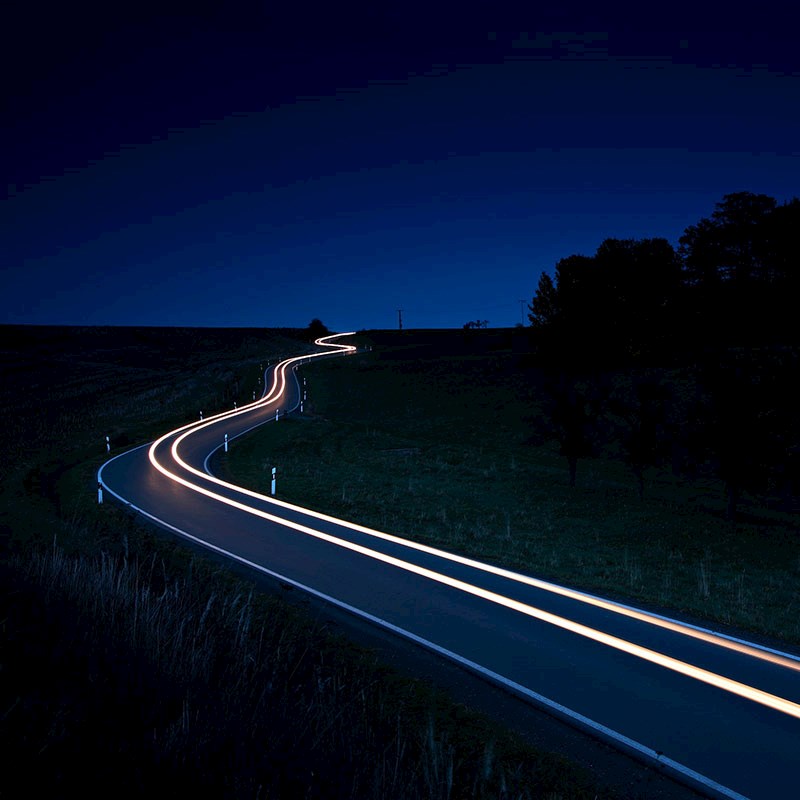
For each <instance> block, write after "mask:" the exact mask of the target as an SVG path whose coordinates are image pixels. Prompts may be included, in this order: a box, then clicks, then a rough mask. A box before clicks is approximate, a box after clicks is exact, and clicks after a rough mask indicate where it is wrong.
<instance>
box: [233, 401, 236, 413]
mask: <svg viewBox="0 0 800 800" xmlns="http://www.w3.org/2000/svg"><path fill="white" fill-rule="evenodd" d="M233 410H234V411H236V401H235V400H234V401H233Z"/></svg>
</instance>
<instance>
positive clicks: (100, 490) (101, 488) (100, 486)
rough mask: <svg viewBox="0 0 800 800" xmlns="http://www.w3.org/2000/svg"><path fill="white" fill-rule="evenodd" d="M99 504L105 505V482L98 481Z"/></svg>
mask: <svg viewBox="0 0 800 800" xmlns="http://www.w3.org/2000/svg"><path fill="white" fill-rule="evenodd" d="M97 504H98V505H100V506H101V505H103V484H102V483H100V481H97Z"/></svg>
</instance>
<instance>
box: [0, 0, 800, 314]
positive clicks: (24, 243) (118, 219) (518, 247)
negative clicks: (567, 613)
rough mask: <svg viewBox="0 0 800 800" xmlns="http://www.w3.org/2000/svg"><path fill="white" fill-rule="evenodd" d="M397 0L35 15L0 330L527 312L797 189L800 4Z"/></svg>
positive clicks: (10, 43)
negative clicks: (724, 212) (736, 202)
mask: <svg viewBox="0 0 800 800" xmlns="http://www.w3.org/2000/svg"><path fill="white" fill-rule="evenodd" d="M402 8H403V11H402V12H393V11H387V10H378V11H375V10H373V11H371V12H367V13H365V14H362V15H356V14H348V15H346V16H344V17H342V16H339V14H340V12H338V11H336V10H330V9H329V10H327V11H325V12H320V11H319V10H318V8H317V7H316V5H315V4H314V3H312V4H310V5H306V6H304V7H302V8H301V9H300V10H299V11H297V12H291V11H286V10H280V11H277V12H276V11H274V10H271V9H270V6H268V5H262V4H260V3H258V2H255V0H252V1H249V0H247V1H246V2H239V0H234V1H233V2H230V3H227V4H220V6H219V8H218V7H217V5H216V4H214V3H210V2H206V3H205V4H203V3H200V4H199V5H194V6H192V11H191V13H190V14H184V13H182V12H181V11H180V10H179V9H177V7H175V8H173V10H168V11H166V12H165V11H164V10H163V7H162V6H153V7H152V8H151V7H149V6H148V5H147V4H144V5H142V6H140V7H137V9H136V10H135V11H129V12H126V14H127V16H125V17H124V18H123V17H122V16H121V15H119V12H114V11H109V12H107V15H106V16H105V17H102V18H98V17H97V16H94V17H92V18H89V17H78V16H74V15H75V14H76V13H78V12H75V11H74V10H71V9H64V8H59V9H53V10H47V9H44V10H43V9H42V7H37V8H35V9H27V10H26V9H17V10H16V11H14V12H12V13H13V14H14V15H15V16H14V17H13V18H11V19H7V20H6V24H5V25H4V28H5V30H6V35H7V40H6V47H5V49H4V53H3V61H4V63H3V64H2V67H3V69H4V74H6V75H11V76H13V80H12V81H11V82H10V87H9V88H10V91H9V93H8V95H7V100H6V102H5V104H4V115H5V118H6V119H5V121H4V129H5V131H6V134H7V137H8V141H9V145H7V146H6V148H5V149H4V152H5V156H6V159H5V160H6V164H5V171H6V173H7V175H8V177H7V185H8V194H7V198H6V200H5V202H4V203H3V212H2V216H1V217H0V221H1V224H2V265H3V270H2V293H0V296H1V297H2V300H0V303H2V306H1V309H0V322H30V323H69V324H146V325H211V326H240V325H248V326H249V325H256V326H267V327H274V326H304V325H306V324H307V323H308V322H309V321H310V319H311V318H312V317H319V318H321V319H322V320H323V321H324V322H325V323H326V324H327V325H328V326H329V327H331V328H332V329H336V330H344V329H358V328H372V327H394V326H395V325H396V323H397V309H398V308H402V309H403V310H404V311H403V318H404V323H405V324H406V326H407V327H460V326H461V325H463V323H464V322H466V321H468V320H472V319H486V320H488V321H489V322H490V325H492V326H510V325H514V324H515V323H517V322H519V321H521V319H522V316H521V307H520V300H523V299H524V300H525V301H526V302H527V301H529V300H530V298H531V296H532V295H533V293H534V291H535V289H536V284H537V281H538V278H539V274H540V273H541V271H542V270H552V269H553V267H554V265H555V262H556V261H557V260H558V259H559V258H561V257H563V256H567V255H570V254H572V253H585V254H591V253H593V252H594V251H595V249H596V248H597V246H598V245H599V244H600V242H601V241H602V240H603V239H604V238H608V237H619V238H626V237H637V238H638V237H645V236H662V237H666V238H667V239H669V240H670V241H672V242H673V243H675V244H677V239H678V237H679V236H680V235H681V233H682V232H683V230H684V229H685V228H686V226H687V225H690V224H692V223H694V222H696V221H697V220H698V219H699V218H700V217H703V216H708V215H709V214H710V213H711V212H712V211H713V207H714V203H716V202H717V201H719V200H721V199H722V196H723V195H724V194H725V193H728V192H734V191H754V192H763V193H765V194H769V195H771V196H773V197H776V198H777V199H778V200H779V201H783V200H788V199H790V198H791V197H793V196H798V195H800V61H799V60H798V56H797V54H796V50H797V47H796V39H795V38H794V37H795V33H796V30H797V28H796V27H795V25H794V20H791V19H789V16H788V14H789V12H784V14H785V16H783V17H779V16H775V15H774V14H772V15H770V16H769V18H768V23H767V22H765V21H761V20H758V19H755V18H753V16H752V14H750V15H748V16H744V15H743V16H742V17H741V18H736V17H734V16H731V14H730V13H728V14H727V15H726V17H725V19H724V20H721V21H720V20H715V19H714V18H707V19H703V18H701V17H700V16H698V15H696V14H695V15H694V16H693V17H692V18H690V19H688V20H684V21H678V20H668V19H661V20H659V21H657V22H654V21H652V20H649V19H646V18H635V17H630V16H627V17H618V18H617V19H604V18H603V17H602V16H600V15H599V13H598V12H597V11H591V12H587V13H584V14H573V15H572V16H571V17H570V18H559V16H558V15H557V13H556V12H549V13H548V14H542V13H537V14H535V15H532V16H530V17H529V18H516V19H513V20H510V19H506V18H503V19H501V18H500V17H499V16H493V12H492V11H488V10H486V11H483V12H481V14H474V15H470V14H467V13H459V14H458V15H457V16H456V17H453V16H452V15H451V16H448V15H447V14H444V13H443V12H437V14H438V16H437V15H434V14H432V13H431V12H430V10H429V9H428V11H427V12H426V11H425V9H424V8H423V9H422V10H417V11H414V10H412V9H411V7H410V6H405V5H404V6H403V7H402ZM459 8H461V7H459ZM115 14H116V15H117V16H114V15H115ZM765 19H767V15H766V14H765ZM9 31H11V34H10V36H9V34H8V32H9Z"/></svg>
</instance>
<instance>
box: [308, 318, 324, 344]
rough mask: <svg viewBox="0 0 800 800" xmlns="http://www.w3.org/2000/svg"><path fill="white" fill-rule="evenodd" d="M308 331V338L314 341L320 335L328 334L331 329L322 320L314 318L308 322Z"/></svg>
mask: <svg viewBox="0 0 800 800" xmlns="http://www.w3.org/2000/svg"><path fill="white" fill-rule="evenodd" d="M306 332H307V335H308V338H309V339H311V340H312V341H314V340H316V339H319V338H320V336H327V335H328V334H329V333H330V331H329V330H328V328H327V327H326V326H325V325H324V324H323V323H322V321H321V320H318V319H316V318H315V319H312V320H311V322H309V323H308V327H307V328H306Z"/></svg>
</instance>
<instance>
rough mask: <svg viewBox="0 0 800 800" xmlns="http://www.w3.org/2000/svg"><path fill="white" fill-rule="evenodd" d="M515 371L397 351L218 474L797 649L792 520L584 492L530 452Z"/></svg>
mask: <svg viewBox="0 0 800 800" xmlns="http://www.w3.org/2000/svg"><path fill="white" fill-rule="evenodd" d="M513 363H514V362H513V356H512V355H511V354H510V353H506V354H504V353H488V354H483V355H478V356H474V355H452V354H451V355H450V356H445V357H439V358H433V357H431V358H420V357H419V354H418V353H417V352H415V351H414V350H413V348H411V349H409V350H408V355H407V357H406V352H405V351H404V350H402V349H400V348H397V349H387V350H385V351H378V350H376V351H375V352H371V353H366V354H361V355H358V356H353V357H350V358H348V359H343V360H341V361H330V362H327V363H320V364H312V365H309V366H307V367H304V368H303V374H304V375H305V376H306V378H307V383H308V392H309V400H308V404H307V406H306V411H307V413H306V414H305V415H303V416H300V415H296V416H294V417H289V418H286V419H285V420H284V421H282V422H280V423H278V424H272V425H266V426H264V427H263V428H260V429H258V430H257V431H254V432H253V433H251V434H249V435H248V436H247V437H245V438H243V439H242V440H241V441H237V442H236V443H235V446H234V447H232V448H231V451H230V452H229V453H228V454H227V455H224V454H221V456H220V458H219V460H218V461H217V462H216V467H215V469H217V470H218V472H219V473H220V474H222V475H224V476H226V477H227V478H229V479H231V480H233V481H234V482H236V483H240V484H242V485H244V486H247V487H249V488H252V489H255V490H258V491H262V492H264V493H268V492H269V475H270V471H271V468H272V467H273V466H277V467H278V496H279V497H280V498H282V499H284V500H288V501H290V502H295V503H297V504H298V505H303V506H307V507H310V508H313V509H315V510H318V511H322V512H324V513H328V514H331V515H334V516H339V517H343V518H346V519H350V520H353V521H356V522H359V523H361V524H364V525H368V526H371V527H375V528H377V529H379V530H383V531H387V532H390V533H395V534H399V535H401V536H406V537H409V538H411V539H414V540H416V541H421V542H425V543H427V544H431V545H434V546H437V547H441V548H443V549H448V550H452V551H457V552H459V553H463V554H467V555H470V556H473V557H476V558H480V559H483V560H487V561H490V562H493V563H497V564H501V565H503V566H506V567H511V568H515V569H519V570H522V571H525V572H527V573H530V574H533V575H536V576H539V577H542V578H546V579H550V580H554V581H558V582H563V583H568V584H569V585H573V586H578V587H582V588H584V589H586V590H590V591H595V592H598V593H602V594H604V595H606V596H611V597H614V598H617V599H621V600H629V601H635V602H637V603H640V604H645V605H648V606H650V607H653V608H654V609H656V610H662V611H664V610H666V611H673V612H679V613H681V614H683V615H685V616H689V617H691V618H693V619H695V620H697V621H700V622H705V623H707V624H711V625H712V626H713V625H715V624H719V623H721V624H723V625H726V626H731V627H733V628H735V629H737V630H739V631H742V632H747V633H748V634H751V635H756V636H758V635H760V636H763V637H767V638H769V639H777V640H780V641H781V642H783V643H784V645H798V644H800V614H798V610H800V537H799V536H798V533H799V531H798V526H797V520H796V519H793V518H792V517H791V516H789V515H787V514H780V513H777V512H770V511H762V510H758V509H756V508H754V507H751V508H749V509H745V513H744V514H743V515H742V516H743V519H742V521H739V522H738V523H736V524H733V523H730V522H727V521H726V520H724V518H723V516H722V514H723V510H724V498H723V489H722V486H721V485H719V484H717V483H715V482H714V481H711V480H707V479H698V480H695V481H692V482H691V483H689V482H687V481H683V480H681V479H678V478H676V477H675V476H674V475H673V474H672V473H671V472H667V471H660V472H656V471H652V472H651V474H649V475H648V478H647V485H646V493H645V497H644V500H643V501H640V500H639V497H638V494H637V486H636V482H635V480H634V478H633V476H632V475H631V474H630V472H629V471H628V470H627V469H626V468H625V466H624V465H623V464H621V463H620V462H618V461H614V460H613V459H610V458H606V459H601V458H596V459H585V460H582V461H581V462H580V465H579V469H578V485H577V486H576V487H575V488H571V487H570V486H569V485H568V476H567V470H566V465H565V463H564V460H563V458H561V457H559V455H558V453H557V450H556V449H555V448H554V447H553V446H550V445H547V444H544V445H539V446H535V445H532V444H530V443H528V439H529V431H530V421H531V417H532V416H534V415H535V414H536V413H537V403H538V397H537V394H536V389H535V386H534V387H532V386H531V383H530V381H529V380H528V381H526V380H525V379H523V378H522V377H520V375H519V374H518V373H516V372H515V370H514V369H513Z"/></svg>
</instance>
